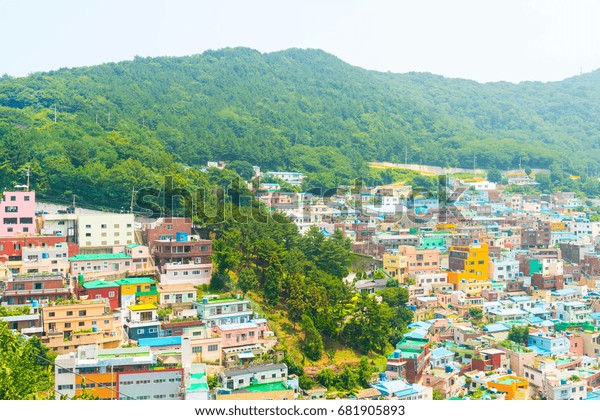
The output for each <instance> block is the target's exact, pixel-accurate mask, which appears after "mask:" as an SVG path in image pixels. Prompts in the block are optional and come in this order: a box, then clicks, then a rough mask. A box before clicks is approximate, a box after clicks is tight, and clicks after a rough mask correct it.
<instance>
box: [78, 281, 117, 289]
mask: <svg viewBox="0 0 600 420" xmlns="http://www.w3.org/2000/svg"><path fill="white" fill-rule="evenodd" d="M83 287H84V288H85V289H104V288H106V287H119V285H118V284H117V282H115V281H107V280H93V281H90V282H87V283H83Z"/></svg>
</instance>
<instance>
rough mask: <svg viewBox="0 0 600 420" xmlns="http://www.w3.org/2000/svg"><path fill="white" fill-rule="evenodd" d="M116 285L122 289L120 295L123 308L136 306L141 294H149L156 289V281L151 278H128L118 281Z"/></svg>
mask: <svg viewBox="0 0 600 420" xmlns="http://www.w3.org/2000/svg"><path fill="white" fill-rule="evenodd" d="M116 283H117V284H118V285H119V286H120V287H121V290H120V293H119V296H120V300H121V308H125V307H127V306H129V305H135V304H136V303H137V302H138V296H139V294H140V293H148V292H151V291H152V289H153V288H156V281H155V280H154V279H152V278H150V277H128V278H124V279H120V280H117V281H116ZM157 293H158V291H157Z"/></svg>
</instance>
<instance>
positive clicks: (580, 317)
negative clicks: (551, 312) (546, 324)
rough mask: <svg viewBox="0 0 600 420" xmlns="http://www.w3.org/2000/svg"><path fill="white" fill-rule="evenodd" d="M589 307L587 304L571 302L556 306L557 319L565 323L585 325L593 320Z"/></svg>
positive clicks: (560, 303) (559, 303)
mask: <svg viewBox="0 0 600 420" xmlns="http://www.w3.org/2000/svg"><path fill="white" fill-rule="evenodd" d="M591 313H592V311H591V310H590V308H589V306H588V305H587V304H586V303H585V302H578V301H569V302H558V303H557V304H556V318H558V319H560V320H561V321H563V322H571V323H583V322H587V321H590V320H591V316H590V315H591Z"/></svg>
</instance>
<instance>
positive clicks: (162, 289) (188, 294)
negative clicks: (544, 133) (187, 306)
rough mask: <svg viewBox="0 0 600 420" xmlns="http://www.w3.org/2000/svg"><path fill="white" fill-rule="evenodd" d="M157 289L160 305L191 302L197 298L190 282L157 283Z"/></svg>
mask: <svg viewBox="0 0 600 420" xmlns="http://www.w3.org/2000/svg"><path fill="white" fill-rule="evenodd" d="M157 289H158V294H159V302H160V304H161V305H173V304H178V303H193V302H196V300H197V290H196V288H195V287H194V285H193V284H191V283H178V284H159V285H158V286H157Z"/></svg>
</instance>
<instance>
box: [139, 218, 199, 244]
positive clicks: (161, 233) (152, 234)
mask: <svg viewBox="0 0 600 420" xmlns="http://www.w3.org/2000/svg"><path fill="white" fill-rule="evenodd" d="M178 232H179V233H180V232H184V233H186V234H187V235H191V234H192V219H190V218H188V217H165V218H160V219H158V220H156V221H154V222H153V223H148V224H142V237H143V238H144V244H145V245H147V246H148V248H149V249H150V252H154V250H155V242H156V241H159V240H161V241H169V240H175V239H176V235H177V233H178Z"/></svg>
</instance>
